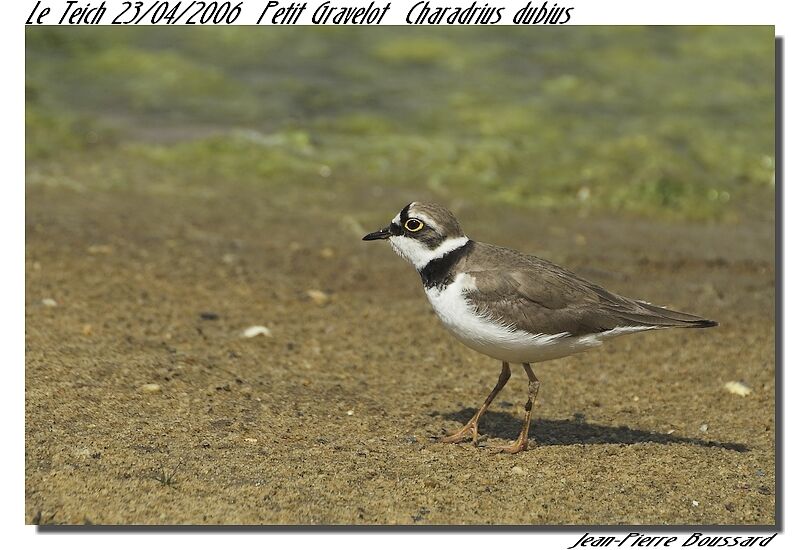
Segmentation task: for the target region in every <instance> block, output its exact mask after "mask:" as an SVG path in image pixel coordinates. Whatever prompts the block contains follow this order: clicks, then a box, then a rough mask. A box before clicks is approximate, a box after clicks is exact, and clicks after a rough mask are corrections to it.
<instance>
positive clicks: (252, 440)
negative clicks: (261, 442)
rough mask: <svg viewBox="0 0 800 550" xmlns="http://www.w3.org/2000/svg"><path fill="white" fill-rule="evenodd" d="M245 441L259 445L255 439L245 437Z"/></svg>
mask: <svg viewBox="0 0 800 550" xmlns="http://www.w3.org/2000/svg"><path fill="white" fill-rule="evenodd" d="M244 440H245V442H246V443H258V439H256V438H254V437H245V438H244Z"/></svg>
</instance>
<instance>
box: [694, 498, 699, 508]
mask: <svg viewBox="0 0 800 550" xmlns="http://www.w3.org/2000/svg"><path fill="white" fill-rule="evenodd" d="M692 506H694V507H695V508H697V507H698V506H700V503H699V502H697V501H696V500H693V501H692Z"/></svg>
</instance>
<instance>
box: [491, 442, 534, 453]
mask: <svg viewBox="0 0 800 550" xmlns="http://www.w3.org/2000/svg"><path fill="white" fill-rule="evenodd" d="M534 445H535V443H534ZM528 448H529V447H528V441H519V440H517V441H515V442H514V443H512V444H511V445H497V446H490V447H489V452H491V453H492V454H501V453H506V454H511V455H513V454H517V453H519V452H521V451H527V450H528Z"/></svg>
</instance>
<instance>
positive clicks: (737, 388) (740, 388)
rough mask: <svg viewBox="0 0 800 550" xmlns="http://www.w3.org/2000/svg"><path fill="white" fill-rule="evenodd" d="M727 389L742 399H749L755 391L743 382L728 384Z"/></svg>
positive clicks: (726, 384)
mask: <svg viewBox="0 0 800 550" xmlns="http://www.w3.org/2000/svg"><path fill="white" fill-rule="evenodd" d="M725 389H726V390H728V391H729V392H730V393H732V394H734V395H740V396H742V397H747V396H748V395H750V394H751V393H753V389H752V388H751V387H750V386H748V385H746V384H744V383H742V382H726V383H725Z"/></svg>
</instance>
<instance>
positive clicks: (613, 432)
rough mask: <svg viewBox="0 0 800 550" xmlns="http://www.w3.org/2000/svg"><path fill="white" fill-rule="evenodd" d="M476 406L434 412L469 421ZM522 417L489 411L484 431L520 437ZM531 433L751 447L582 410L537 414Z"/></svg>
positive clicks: (559, 440) (590, 440) (541, 441)
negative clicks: (590, 417)
mask: <svg viewBox="0 0 800 550" xmlns="http://www.w3.org/2000/svg"><path fill="white" fill-rule="evenodd" d="M475 411H476V409H461V410H460V411H456V412H449V413H441V412H434V413H431V416H439V417H442V418H446V419H447V420H454V421H456V422H459V423H461V424H466V423H467V421H469V419H470V418H472V415H473V414H475ZM520 423H521V419H519V418H517V417H515V416H514V415H511V414H509V413H507V412H493V411H487V412H486V413H484V415H483V416H482V417H481V424H480V431H481V435H486V436H489V437H496V438H502V439H516V437H517V435H518V434H519V430H520ZM531 434H532V435H533V437H534V438H535V439H536V442H537V443H538V445H540V446H547V445H602V444H616V445H633V444H634V443H659V444H662V445H671V444H688V445H698V446H700V447H713V448H720V449H727V450H729V451H736V452H738V453H745V452H747V451H749V450H750V448H749V447H748V446H747V445H744V444H742V443H734V442H728V441H713V440H706V439H700V438H697V437H682V436H678V435H672V434H667V433H661V432H655V431H648V430H637V429H635V428H629V427H628V426H603V425H601V424H592V423H591V422H587V421H586V418H585V416H584V415H583V414H581V413H575V414H574V415H573V417H572V418H570V419H564V420H551V419H546V418H534V419H533V421H532V422H531Z"/></svg>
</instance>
